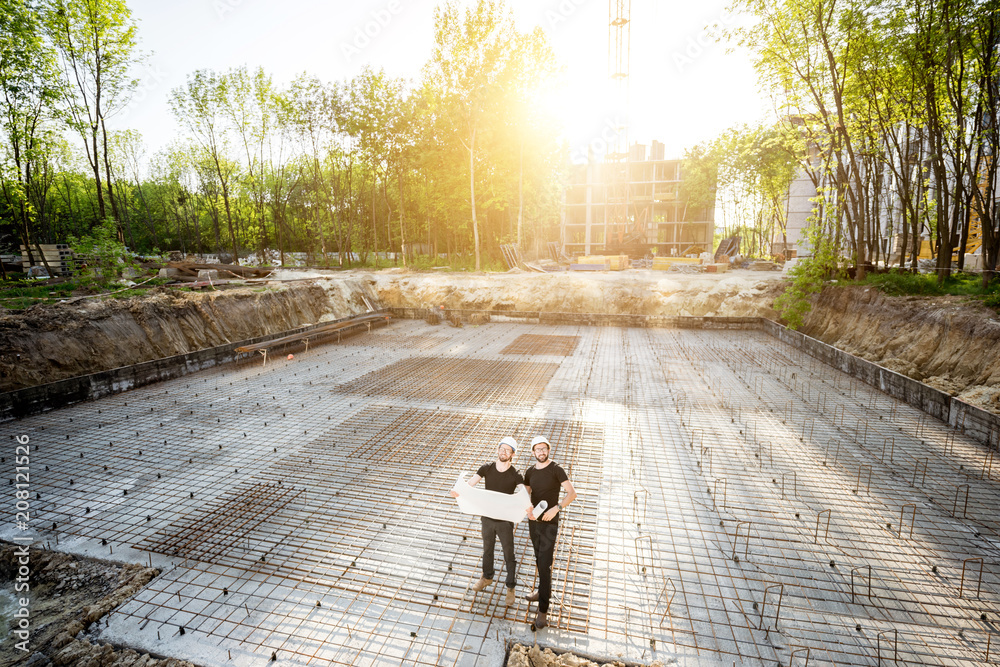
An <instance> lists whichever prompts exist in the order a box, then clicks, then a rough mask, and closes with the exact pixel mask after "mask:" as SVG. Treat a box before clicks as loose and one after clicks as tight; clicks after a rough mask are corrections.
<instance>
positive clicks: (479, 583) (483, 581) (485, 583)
mask: <svg viewBox="0 0 1000 667" xmlns="http://www.w3.org/2000/svg"><path fill="white" fill-rule="evenodd" d="M492 583H493V580H492V579H487V578H486V577H483V578H482V579H480V580H479V581H477V582H476V583H474V584H473V585H472V590H474V591H476V592H477V593H479V592H480V591H482V590H483V589H484V588H486V587H487V586H489V585H490V584H492Z"/></svg>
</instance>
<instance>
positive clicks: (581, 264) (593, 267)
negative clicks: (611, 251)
mask: <svg viewBox="0 0 1000 667" xmlns="http://www.w3.org/2000/svg"><path fill="white" fill-rule="evenodd" d="M569 268H570V270H571V271H607V270H608V269H610V268H611V267H610V266H609V265H608V262H607V261H605V259H604V255H580V256H579V257H577V258H576V263H574V264H570V265H569Z"/></svg>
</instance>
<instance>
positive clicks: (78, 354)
mask: <svg viewBox="0 0 1000 667" xmlns="http://www.w3.org/2000/svg"><path fill="white" fill-rule="evenodd" d="M366 299H367V302H366ZM371 302H377V297H376V296H375V295H374V294H373V293H372V292H371V289H370V287H369V285H368V283H367V282H365V281H361V280H356V279H348V280H338V281H321V282H318V283H305V284H303V283H295V284H291V285H289V286H281V287H268V288H263V287H256V288H249V287H248V288H240V289H235V290H226V291H215V292H206V293H193V292H176V291H171V290H166V289H158V290H155V291H153V292H152V293H150V294H148V295H147V296H145V297H143V298H133V299H125V300H106V301H98V300H86V301H81V302H77V303H74V304H55V305H48V306H36V307H33V308H29V309H28V310H26V311H24V312H22V313H15V314H7V315H3V316H0V392H5V391H12V390H15V389H20V388H23V387H30V386H34V385H38V384H44V383H47V382H54V381H56V380H62V379H65V378H69V377H75V376H78V375H86V374H88V373H94V372H96V371H101V370H108V369H112V368H119V367H122V366H129V365H132V364H137V363H140V362H143V361H150V360H153V359H161V358H163V357H169V356H172V355H177V354H184V353H187V352H193V351H195V350H201V349H204V348H208V347H213V346H216V345H222V344H225V343H231V342H236V341H240V340H245V339H247V338H253V337H257V336H263V335H267V334H272V333H278V332H281V331H287V330H289V329H294V328H296V327H300V326H304V325H306V324H313V323H316V322H320V321H323V320H327V319H337V318H339V317H346V316H349V315H356V314H360V313H364V312H367V311H368V310H370V307H369V303H371Z"/></svg>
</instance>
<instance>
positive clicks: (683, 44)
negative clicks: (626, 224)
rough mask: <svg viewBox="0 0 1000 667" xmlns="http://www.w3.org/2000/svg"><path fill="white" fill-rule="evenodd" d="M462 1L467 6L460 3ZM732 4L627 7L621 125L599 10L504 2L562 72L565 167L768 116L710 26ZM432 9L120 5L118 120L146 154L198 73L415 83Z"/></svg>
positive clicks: (405, 2)
mask: <svg viewBox="0 0 1000 667" xmlns="http://www.w3.org/2000/svg"><path fill="white" fill-rule="evenodd" d="M463 1H464V2H465V3H468V2H471V1H472V0H463ZM728 1H729V0H702V1H701V2H687V3H680V2H676V1H675V0H626V5H631V7H630V14H631V22H630V27H631V35H630V45H631V51H630V55H631V61H630V77H629V83H628V106H627V109H628V113H627V119H628V120H627V123H625V122H623V120H624V118H625V117H626V114H625V112H624V111H623V110H622V109H621V108H620V106H619V105H618V104H617V103H616V102H615V100H618V99H620V98H621V97H622V96H621V95H616V88H615V85H614V84H613V83H612V82H611V80H610V78H609V62H608V61H609V57H608V42H609V18H610V16H609V7H608V4H609V3H608V1H607V0H507V6H508V7H510V8H511V9H512V10H513V12H514V16H515V20H516V21H517V23H518V26H519V28H520V29H521V30H522V31H530V30H532V29H534V28H535V26H539V27H541V28H542V29H543V30H544V31H545V33H546V35H547V37H548V39H549V41H550V43H551V45H552V48H553V50H554V52H555V54H556V58H557V59H558V61H559V62H560V63H561V64H562V65H563V66H564V67H565V71H564V75H563V83H562V85H561V86H560V87H553V89H552V92H551V94H550V95H548V96H547V100H546V102H545V104H546V105H547V106H548V107H549V108H550V109H551V110H552V111H553V112H554V113H556V114H557V116H558V117H559V118H560V119H561V120H562V121H563V124H564V127H565V128H566V138H567V140H568V142H569V144H570V150H571V158H572V159H573V161H575V162H580V161H582V160H584V159H585V158H586V155H587V152H588V150H590V151H593V152H594V153H595V154H597V155H598V156H600V155H601V154H603V153H604V152H605V150H607V149H608V147H609V146H610V147H612V148H613V146H614V144H615V139H614V133H615V129H614V128H616V127H619V126H622V125H627V127H628V138H629V143H634V142H636V141H638V142H639V143H643V144H646V145H649V144H650V142H651V140H654V139H655V140H657V141H660V142H663V143H664V144H665V145H666V156H667V157H668V158H671V157H682V156H683V152H684V149H686V148H689V147H691V146H693V145H695V144H697V143H699V142H702V141H707V140H710V139H712V138H714V137H715V136H717V135H718V134H720V133H721V132H723V131H724V130H725V129H727V128H728V127H731V126H733V125H736V124H739V123H752V122H754V121H756V120H758V119H761V118H766V117H767V116H768V108H769V105H768V103H767V101H766V99H764V98H763V97H762V96H761V95H760V94H759V93H758V91H757V85H756V77H755V75H754V72H753V69H752V67H751V65H750V63H749V60H748V58H747V56H746V55H745V54H743V53H727V52H726V51H727V49H726V45H725V44H720V43H716V42H715V41H714V40H712V39H711V38H710V37H709V35H708V33H707V31H706V26H707V25H710V24H721V25H724V26H733V25H735V23H736V22H737V21H738V20H740V17H736V16H732V15H730V14H729V13H728V12H726V9H725V8H726V5H727V3H728ZM437 4H439V3H438V2H437V1H436V0H354V1H352V2H344V1H341V0H332V1H331V0H328V1H326V2H320V1H316V0H283V1H282V2H277V1H276V0H171V1H170V2H163V0H129V1H128V6H129V8H130V9H131V11H132V15H133V17H134V18H135V19H136V20H137V22H138V26H139V40H140V44H139V48H140V50H141V51H143V52H145V53H147V54H149V56H148V59H147V61H146V63H145V64H144V65H142V66H140V67H139V68H138V69H137V71H136V76H137V78H138V80H139V87H138V90H137V92H136V95H135V96H134V97H133V100H132V101H131V103H130V104H129V106H128V107H127V108H126V109H124V110H123V111H122V112H119V114H118V115H117V116H116V118H115V119H114V126H115V127H116V128H117V129H126V128H131V129H136V130H138V131H139V132H140V133H141V134H142V136H143V140H144V142H145V145H146V151H147V157H148V156H149V155H151V154H153V153H154V152H155V151H157V150H159V149H161V148H164V147H165V146H166V145H167V144H168V143H169V142H170V141H171V140H173V139H175V138H177V137H179V136H181V129H180V126H179V125H178V123H177V121H176V120H175V119H174V117H173V115H172V113H171V111H170V107H169V103H168V100H169V96H170V91H171V90H173V89H174V88H177V87H178V86H181V85H183V84H184V82H185V80H186V78H187V76H188V75H189V74H190V73H192V72H194V71H195V70H198V69H212V70H215V71H220V72H221V71H225V70H228V69H230V68H234V67H239V66H244V65H245V66H247V67H249V68H250V69H256V68H257V67H258V66H261V67H263V68H264V70H265V71H266V72H268V73H270V74H271V75H273V77H274V79H275V82H276V83H278V84H279V85H285V84H287V83H288V82H290V81H291V80H292V79H293V78H294V77H295V76H297V75H298V74H301V73H302V72H307V73H309V74H310V75H314V76H317V77H319V78H320V79H322V80H324V81H328V82H329V81H335V80H345V79H349V78H351V77H353V76H355V75H356V74H358V73H359V72H360V71H361V69H362V68H363V67H364V66H365V65H369V66H371V67H374V68H376V69H379V68H382V69H384V70H385V71H386V73H387V74H388V75H390V76H394V77H403V78H406V79H410V80H416V79H418V78H419V76H420V70H421V67H422V66H423V65H424V63H426V62H427V60H428V59H429V58H430V55H431V49H432V46H433V32H434V24H433V12H434V7H435V6H437Z"/></svg>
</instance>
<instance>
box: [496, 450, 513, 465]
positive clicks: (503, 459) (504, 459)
mask: <svg viewBox="0 0 1000 667" xmlns="http://www.w3.org/2000/svg"><path fill="white" fill-rule="evenodd" d="M513 457H514V455H513V454H508V453H507V452H506V451H501V452H498V453H497V460H498V461H500V463H510V460H511V459H512V458H513Z"/></svg>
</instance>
